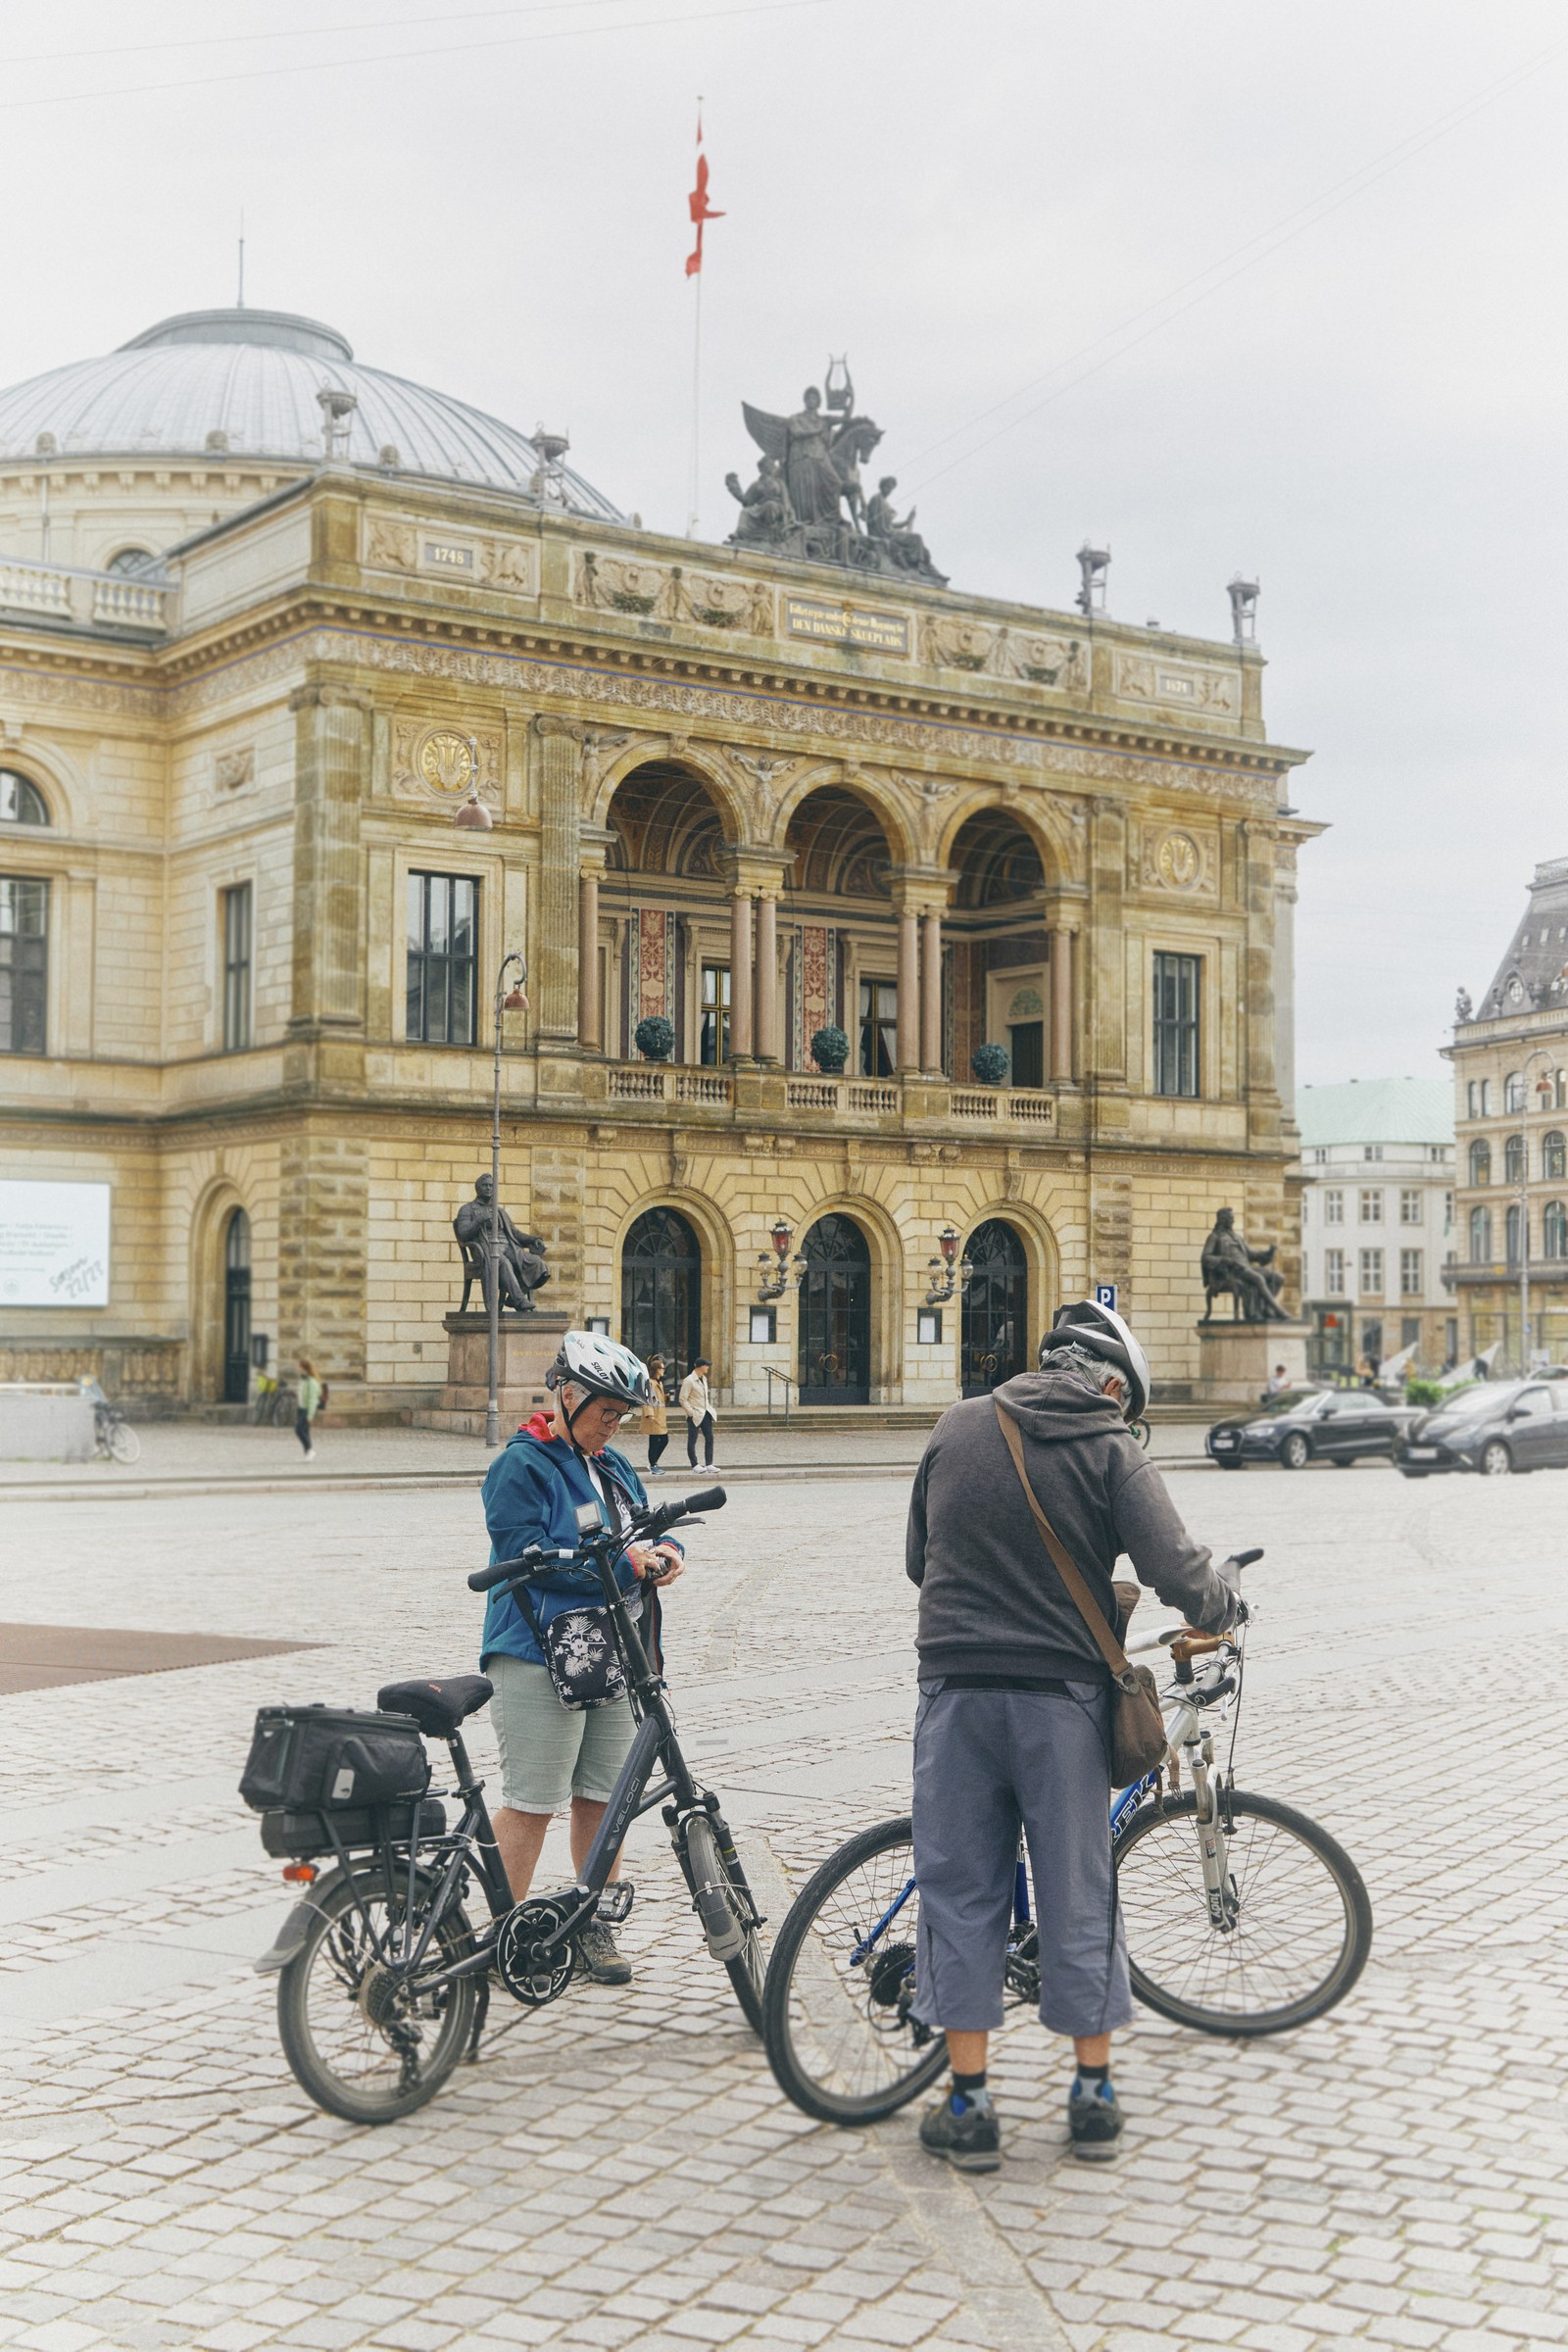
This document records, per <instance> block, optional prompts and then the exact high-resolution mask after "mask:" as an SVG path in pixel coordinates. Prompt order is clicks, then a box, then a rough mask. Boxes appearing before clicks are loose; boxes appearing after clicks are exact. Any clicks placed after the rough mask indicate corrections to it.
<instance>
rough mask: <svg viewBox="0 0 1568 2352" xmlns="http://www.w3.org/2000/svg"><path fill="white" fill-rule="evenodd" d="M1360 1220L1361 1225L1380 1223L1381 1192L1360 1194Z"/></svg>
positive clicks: (1381, 1215)
mask: <svg viewBox="0 0 1568 2352" xmlns="http://www.w3.org/2000/svg"><path fill="white" fill-rule="evenodd" d="M1361 1222H1362V1224H1363V1225H1381V1224H1382V1222H1383V1195H1382V1194H1381V1193H1363V1194H1362V1195H1361Z"/></svg>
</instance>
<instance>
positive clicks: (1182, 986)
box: [1154, 955, 1200, 1095]
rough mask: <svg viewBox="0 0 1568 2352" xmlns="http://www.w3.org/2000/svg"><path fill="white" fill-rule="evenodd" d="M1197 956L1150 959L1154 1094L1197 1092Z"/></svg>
mask: <svg viewBox="0 0 1568 2352" xmlns="http://www.w3.org/2000/svg"><path fill="white" fill-rule="evenodd" d="M1199 970H1200V958H1199V957H1198V956H1163V955H1160V956H1155V957H1154V1092H1155V1094H1156V1095H1196V1094H1197V1092H1198V980H1199Z"/></svg>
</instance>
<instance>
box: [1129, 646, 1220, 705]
mask: <svg viewBox="0 0 1568 2352" xmlns="http://www.w3.org/2000/svg"><path fill="white" fill-rule="evenodd" d="M1115 691H1116V693H1117V695H1118V696H1119V697H1120V699H1121V701H1123V702H1124V703H1157V704H1159V705H1160V707H1161V708H1162V709H1164V710H1167V711H1206V712H1208V713H1209V714H1210V715H1211V716H1213V717H1217V718H1234V717H1235V715H1236V713H1237V711H1238V709H1239V708H1240V704H1241V680H1240V679H1239V678H1238V677H1237V676H1236V675H1235V673H1234V672H1233V671H1231V670H1226V669H1201V668H1199V667H1198V666H1197V665H1196V664H1194V663H1193V662H1161V661H1160V660H1159V659H1158V657H1157V656H1156V657H1153V658H1152V659H1151V658H1148V657H1146V656H1144V655H1142V654H1118V655H1117V657H1116V687H1115Z"/></svg>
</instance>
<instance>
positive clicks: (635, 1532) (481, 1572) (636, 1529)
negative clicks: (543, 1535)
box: [468, 1487, 729, 1593]
mask: <svg viewBox="0 0 1568 2352" xmlns="http://www.w3.org/2000/svg"><path fill="white" fill-rule="evenodd" d="M728 1499H729V1497H728V1495H726V1494H725V1492H724V1490H723V1488H722V1487H704V1488H703V1489H702V1491H701V1493H699V1494H696V1495H681V1496H680V1497H679V1498H678V1499H675V1500H672V1501H669V1502H661V1503H657V1504H653V1505H651V1506H650V1507H649V1508H648V1509H646V1510H642V1511H634V1512H633V1513H632V1518H631V1524H630V1526H629V1527H626V1528H623V1529H619V1530H617V1529H615V1528H609V1527H607V1528H606V1529H605V1530H604V1532H603V1533H602V1534H601V1535H597V1536H590V1537H589V1538H588V1540H587V1541H586V1542H585V1543H582V1544H573V1545H571V1546H569V1547H567V1548H564V1549H560V1548H557V1547H555V1546H552V1545H548V1544H529V1546H528V1548H527V1550H526V1551H520V1552H518V1554H517V1556H516V1557H515V1559H511V1560H492V1561H491V1562H490V1564H489V1566H488V1567H485V1568H475V1569H474V1570H473V1572H472V1574H471V1575H470V1576H469V1578H468V1591H469V1592H470V1593H489V1592H491V1591H492V1590H493V1589H494V1587H495V1586H497V1585H512V1584H515V1585H524V1584H529V1583H532V1582H533V1581H534V1580H535V1579H536V1578H537V1577H540V1576H543V1575H559V1574H560V1573H561V1571H562V1570H563V1569H564V1568H569V1567H572V1566H574V1565H575V1564H576V1563H577V1562H578V1561H581V1560H583V1559H585V1558H586V1559H592V1557H593V1555H594V1554H595V1553H596V1552H601V1551H606V1550H615V1551H624V1550H625V1548H626V1546H627V1544H646V1543H650V1542H652V1543H656V1544H657V1543H658V1541H659V1539H660V1537H661V1536H662V1535H663V1534H664V1533H665V1531H666V1530H667V1529H669V1528H671V1527H678V1526H679V1524H680V1522H681V1521H682V1520H683V1519H691V1518H694V1517H695V1516H696V1514H697V1513H698V1512H699V1511H719V1510H722V1509H723V1507H724V1504H725V1503H726V1502H727V1501H728Z"/></svg>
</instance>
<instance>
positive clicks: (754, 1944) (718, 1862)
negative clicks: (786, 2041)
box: [680, 1813, 767, 2034]
mask: <svg viewBox="0 0 1568 2352" xmlns="http://www.w3.org/2000/svg"><path fill="white" fill-rule="evenodd" d="M680 1861H681V1868H682V1870H683V1871H684V1872H685V1874H686V1884H687V1885H688V1886H689V1887H690V1888H691V1890H692V1900H693V1902H694V1903H695V1904H696V1906H697V1916H698V1919H699V1921H700V1922H701V1923H702V1930H703V1934H704V1935H705V1936H707V1938H708V1947H709V1949H710V1951H711V1952H713V1955H714V1958H715V1959H720V1960H721V1961H722V1965H723V1969H724V1973H725V1975H726V1976H727V1977H728V1978H729V1981H730V1984H731V1985H733V1986H734V1989H735V1998H736V1999H737V2000H738V2001H739V2003H740V2005H741V2012H742V2014H743V2016H744V2017H745V2019H746V2022H747V2024H748V2025H749V2026H750V2027H751V2029H752V2032H753V2033H754V2034H760V2032H761V2031H762V1985H763V1982H764V1980H765V1977H766V1974H767V1960H766V1956H765V1954H764V1952H763V1950H762V1937H761V1933H760V1930H759V1929H758V1928H757V1927H755V1926H754V1925H753V1919H754V1916H755V1911H756V1906H755V1904H754V1903H753V1901H752V1893H751V1888H750V1887H748V1885H747V1883H746V1873H745V1872H744V1871H743V1870H742V1868H741V1865H740V1858H739V1856H738V1855H737V1854H736V1852H735V1848H734V1845H733V1844H731V1845H730V1847H729V1849H728V1852H727V1853H726V1852H725V1850H724V1849H723V1847H722V1845H721V1843H720V1840H719V1838H718V1837H717V1836H716V1834H715V1832H714V1829H713V1825H712V1823H711V1821H710V1819H709V1817H708V1815H707V1814H706V1813H693V1814H692V1815H690V1816H689V1818H688V1820H687V1822H686V1831H685V1844H684V1850H683V1851H682V1853H681V1858H680ZM715 1947H716V1949H715Z"/></svg>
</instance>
